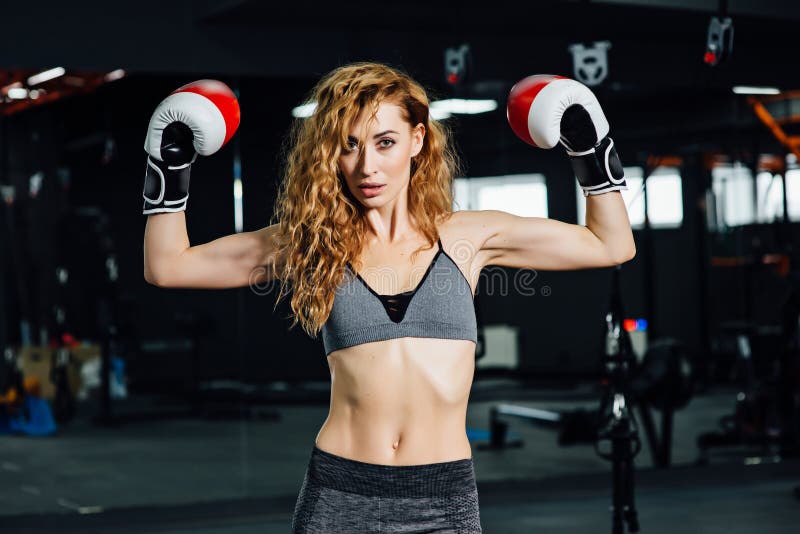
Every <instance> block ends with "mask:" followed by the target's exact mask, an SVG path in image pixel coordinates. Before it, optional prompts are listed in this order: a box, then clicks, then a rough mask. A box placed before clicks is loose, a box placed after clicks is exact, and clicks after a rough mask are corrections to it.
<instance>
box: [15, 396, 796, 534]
mask: <svg viewBox="0 0 800 534" xmlns="http://www.w3.org/2000/svg"><path fill="white" fill-rule="evenodd" d="M314 388H316V391H317V392H318V393H319V394H318V395H317V397H318V398H319V399H322V398H323V397H324V392H325V385H324V384H316V385H312V386H311V389H314ZM734 398H735V391H734V390H732V389H727V388H726V389H715V390H712V391H709V392H706V393H705V394H703V395H702V396H699V397H696V398H694V399H693V400H692V401H691V403H690V404H689V405H688V406H687V407H686V408H685V409H684V410H682V411H680V412H678V413H677V414H676V416H675V434H674V443H673V463H674V467H673V468H671V469H654V468H652V467H651V466H652V461H651V458H650V451H649V449H648V447H647V445H646V442H645V440H644V436H642V439H643V442H645V444H644V446H643V449H642V452H641V454H639V456H637V458H636V465H637V473H636V506H637V509H638V513H639V518H640V523H641V527H642V530H643V531H644V532H649V533H661V532H665V533H666V532H670V533H672V532H675V531H676V530H677V529H680V530H681V532H682V534H688V533H694V532H696V533H716V532H726V533H745V532H746V533H753V532H758V533H772V532H795V531H796V528H797V524H799V523H800V500H797V499H796V498H795V496H794V488H795V487H796V486H800V461H798V460H787V459H784V460H782V461H777V459H776V458H773V457H768V456H763V455H757V454H756V453H755V452H754V451H745V450H742V449H736V448H728V449H726V450H721V449H720V450H717V451H716V452H715V453H714V454H713V455H712V456H711V458H710V462H709V463H708V464H707V465H698V464H697V458H698V453H697V449H696V445H695V443H696V438H697V436H698V435H699V434H701V433H704V432H709V431H713V430H717V429H718V420H719V418H720V417H721V416H723V415H725V414H728V413H730V412H731V409H732V407H733V403H734ZM500 402H504V403H505V402H509V403H513V404H516V405H520V406H529V407H536V408H547V409H555V410H570V409H575V408H581V407H584V408H592V407H594V406H596V404H597V400H596V399H595V397H594V396H593V393H592V391H591V388H580V387H579V388H573V389H571V390H569V391H564V390H559V391H555V390H550V391H547V390H541V391H536V392H535V393H532V392H531V391H530V390H525V389H522V388H516V389H515V388H514V387H512V385H511V384H510V383H503V381H500V380H483V381H476V383H475V385H474V388H473V394H472V396H471V403H470V406H469V413H468V427H469V429H470V430H480V429H484V430H485V429H486V428H487V425H488V413H489V409H490V408H491V407H492V406H493V405H496V404H498V403H500ZM154 406H155V404H152V405H151V406H150V408H153V407H154ZM158 406H159V409H160V410H161V412H162V415H163V413H166V412H167V411H168V407H165V406H164V405H163V403H162V404H159V405H158ZM116 408H117V409H118V411H119V412H120V413H122V412H124V410H125V409H129V410H132V409H133V408H134V407H133V403H132V402H125V403H120V402H118V403H117V404H116ZM135 408H136V409H137V410H142V408H143V406H142V405H141V404H138V405H136V406H135ZM84 412H88V409H87V407H86V406H83V407H82V409H81V415H80V416H79V417H77V418H76V419H75V420H73V421H72V422H71V423H69V424H68V425H65V426H63V427H62V428H61V429H60V431H59V434H58V435H57V436H54V437H49V438H27V437H11V436H4V437H3V438H2V443H3V447H2V448H1V449H0V516H2V517H0V524H2V525H3V527H4V528H3V531H8V532H18V533H22V532H52V531H56V530H57V531H59V532H112V531H113V532H147V533H151V532H152V533H162V534H167V533H169V534H179V533H189V532H192V533H208V534H211V533H215V534H216V533H223V532H225V533H232V534H245V533H250V532H253V533H255V532H259V533H273V532H274V533H285V532H289V530H290V528H289V522H290V517H291V513H292V510H293V507H294V500H295V498H296V496H297V492H298V491H299V487H300V483H301V481H302V478H303V474H304V471H305V467H306V463H307V461H308V456H309V454H310V451H311V447H312V445H313V442H314V438H315V436H316V433H317V431H318V429H319V427H320V425H321V424H322V422H323V421H324V420H325V417H326V415H327V406H326V404H325V403H324V402H320V403H317V404H308V403H305V404H287V403H281V404H277V405H273V406H267V407H262V408H260V409H258V410H252V411H251V412H250V417H249V418H248V419H247V420H242V419H231V418H215V419H209V418H198V417H175V418H161V419H155V418H153V419H142V420H138V421H129V422H127V423H125V424H120V425H116V426H111V427H98V426H96V425H93V424H92V423H91V418H90V414H89V413H84ZM276 415H277V417H275V416H276ZM509 421H510V423H511V427H510V430H511V432H513V433H514V434H516V435H518V436H519V437H520V438H521V439H522V440H523V445H522V446H521V447H516V448H509V449H504V450H500V451H498V450H485V449H484V448H482V447H481V446H480V444H479V443H478V442H477V441H476V442H473V454H474V459H475V471H476V477H477V481H478V491H479V495H480V500H481V519H482V525H483V530H484V532H487V533H489V534H495V533H499V534H505V533H508V534H514V533H522V532H525V533H530V532H536V533H545V532H569V533H572V532H575V533H578V532H580V533H584V532H604V531H610V530H611V516H610V513H609V505H610V500H611V477H610V463H608V462H606V461H605V460H603V459H601V458H599V457H598V456H597V455H596V454H595V452H594V450H593V448H592V447H591V446H590V445H588V444H587V445H576V446H571V447H560V446H558V444H557V442H556V439H557V436H556V433H555V432H554V431H552V430H548V429H545V428H541V427H537V426H533V425H530V424H528V423H524V422H522V421H515V420H509Z"/></svg>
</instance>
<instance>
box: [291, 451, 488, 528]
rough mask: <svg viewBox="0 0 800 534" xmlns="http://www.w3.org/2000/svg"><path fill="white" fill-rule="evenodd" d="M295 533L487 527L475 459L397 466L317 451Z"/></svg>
mask: <svg viewBox="0 0 800 534" xmlns="http://www.w3.org/2000/svg"><path fill="white" fill-rule="evenodd" d="M292 532H293V533H294V534H317V533H325V534H350V533H354V534H355V533H358V534H369V533H373V532H380V533H386V532H391V533H404V534H406V533H407V534H411V533H422V532H436V533H442V534H444V533H447V534H461V533H464V534H476V533H480V532H481V522H480V516H479V513H478V489H477V486H476V485H475V470H474V466H473V463H472V459H471V458H470V459H466V460H455V461H452V462H443V463H437V464H425V465H411V466H392V465H378V464H368V463H364V462H358V461H355V460H349V459H347V458H342V457H341V456H336V455H335V454H331V453H329V452H325V451H323V450H321V449H319V448H317V447H316V446H315V447H314V449H313V451H312V452H311V460H310V462H309V464H308V469H307V470H306V474H305V477H304V478H303V486H302V487H301V489H300V495H299V496H298V498H297V504H296V505H295V509H294V517H293V518H292Z"/></svg>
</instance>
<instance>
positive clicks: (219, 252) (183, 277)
mask: <svg viewBox="0 0 800 534" xmlns="http://www.w3.org/2000/svg"><path fill="white" fill-rule="evenodd" d="M276 231H277V225H272V226H268V227H265V228H262V229H261V230H256V231H253V232H242V233H239V234H231V235H227V236H224V237H220V238H218V239H215V240H213V241H210V242H208V243H203V244H201V245H196V246H193V247H189V248H188V249H186V250H185V251H184V252H183V253H182V254H181V255H180V256H179V257H178V258H177V259H176V261H175V262H174V264H173V265H172V269H171V273H170V274H169V275H168V277H167V284H165V285H169V286H171V287H185V288H208V289H221V288H232V287H245V286H249V285H253V284H262V283H264V282H267V281H269V280H271V279H272V278H273V275H272V263H273V262H274V261H275V246H274V240H273V238H274V235H275V233H276Z"/></svg>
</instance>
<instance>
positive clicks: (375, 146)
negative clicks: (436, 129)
mask: <svg viewBox="0 0 800 534" xmlns="http://www.w3.org/2000/svg"><path fill="white" fill-rule="evenodd" d="M424 137H425V127H424V126H423V125H422V124H418V125H416V126H415V127H413V128H412V127H411V126H410V125H409V124H408V122H406V120H405V119H404V118H403V110H402V108H401V107H400V106H398V105H396V104H392V103H389V102H382V103H381V104H380V105H379V107H378V112H377V113H376V114H375V119H374V120H372V121H370V114H369V113H368V112H362V113H361V114H360V115H359V116H358V118H357V119H356V121H355V123H354V124H353V126H352V128H351V129H350V132H349V133H348V140H347V146H346V147H345V148H344V149H343V150H342V155H341V156H339V169H340V170H341V171H342V175H343V176H344V179H345V181H346V182H347V187H348V188H349V189H350V192H351V193H352V194H353V196H354V197H355V198H357V199H358V200H359V201H360V202H361V203H362V204H363V205H364V206H366V207H367V208H378V207H380V206H383V205H385V204H386V203H387V202H390V201H393V200H394V199H396V198H397V197H398V196H399V195H400V194H404V193H405V192H406V191H407V188H408V182H409V180H410V178H411V158H412V157H414V156H416V155H417V154H419V151H420V150H421V149H422V139H423V138H424Z"/></svg>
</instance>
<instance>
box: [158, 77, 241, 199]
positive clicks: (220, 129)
mask: <svg viewBox="0 0 800 534" xmlns="http://www.w3.org/2000/svg"><path fill="white" fill-rule="evenodd" d="M238 127H239V102H238V101H237V100H236V95H235V94H234V93H233V91H231V89H230V88H229V87H228V86H227V85H225V84H224V83H222V82H220V81H217V80H199V81H196V82H192V83H190V84H187V85H184V86H183V87H180V88H178V89H176V90H175V91H173V92H172V94H170V95H169V96H168V97H167V98H165V99H164V100H162V101H161V103H160V104H159V105H158V107H157V108H156V110H155V111H154V112H153V116H152V117H150V125H149V126H148V128H147V137H146V139H145V141H144V150H145V152H147V154H148V157H147V169H146V171H145V178H144V193H143V196H144V208H143V210H142V212H143V213H144V214H145V215H149V214H152V213H170V212H176V211H184V210H185V209H186V202H187V201H188V199H189V174H190V168H191V165H192V163H194V160H195V158H196V157H197V154H200V155H201V156H208V155H211V154H213V153H214V152H216V151H217V150H219V149H220V148H222V146H223V145H224V144H225V143H227V142H228V140H229V139H230V138H231V137H232V136H233V134H234V133H235V132H236V128H238Z"/></svg>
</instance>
